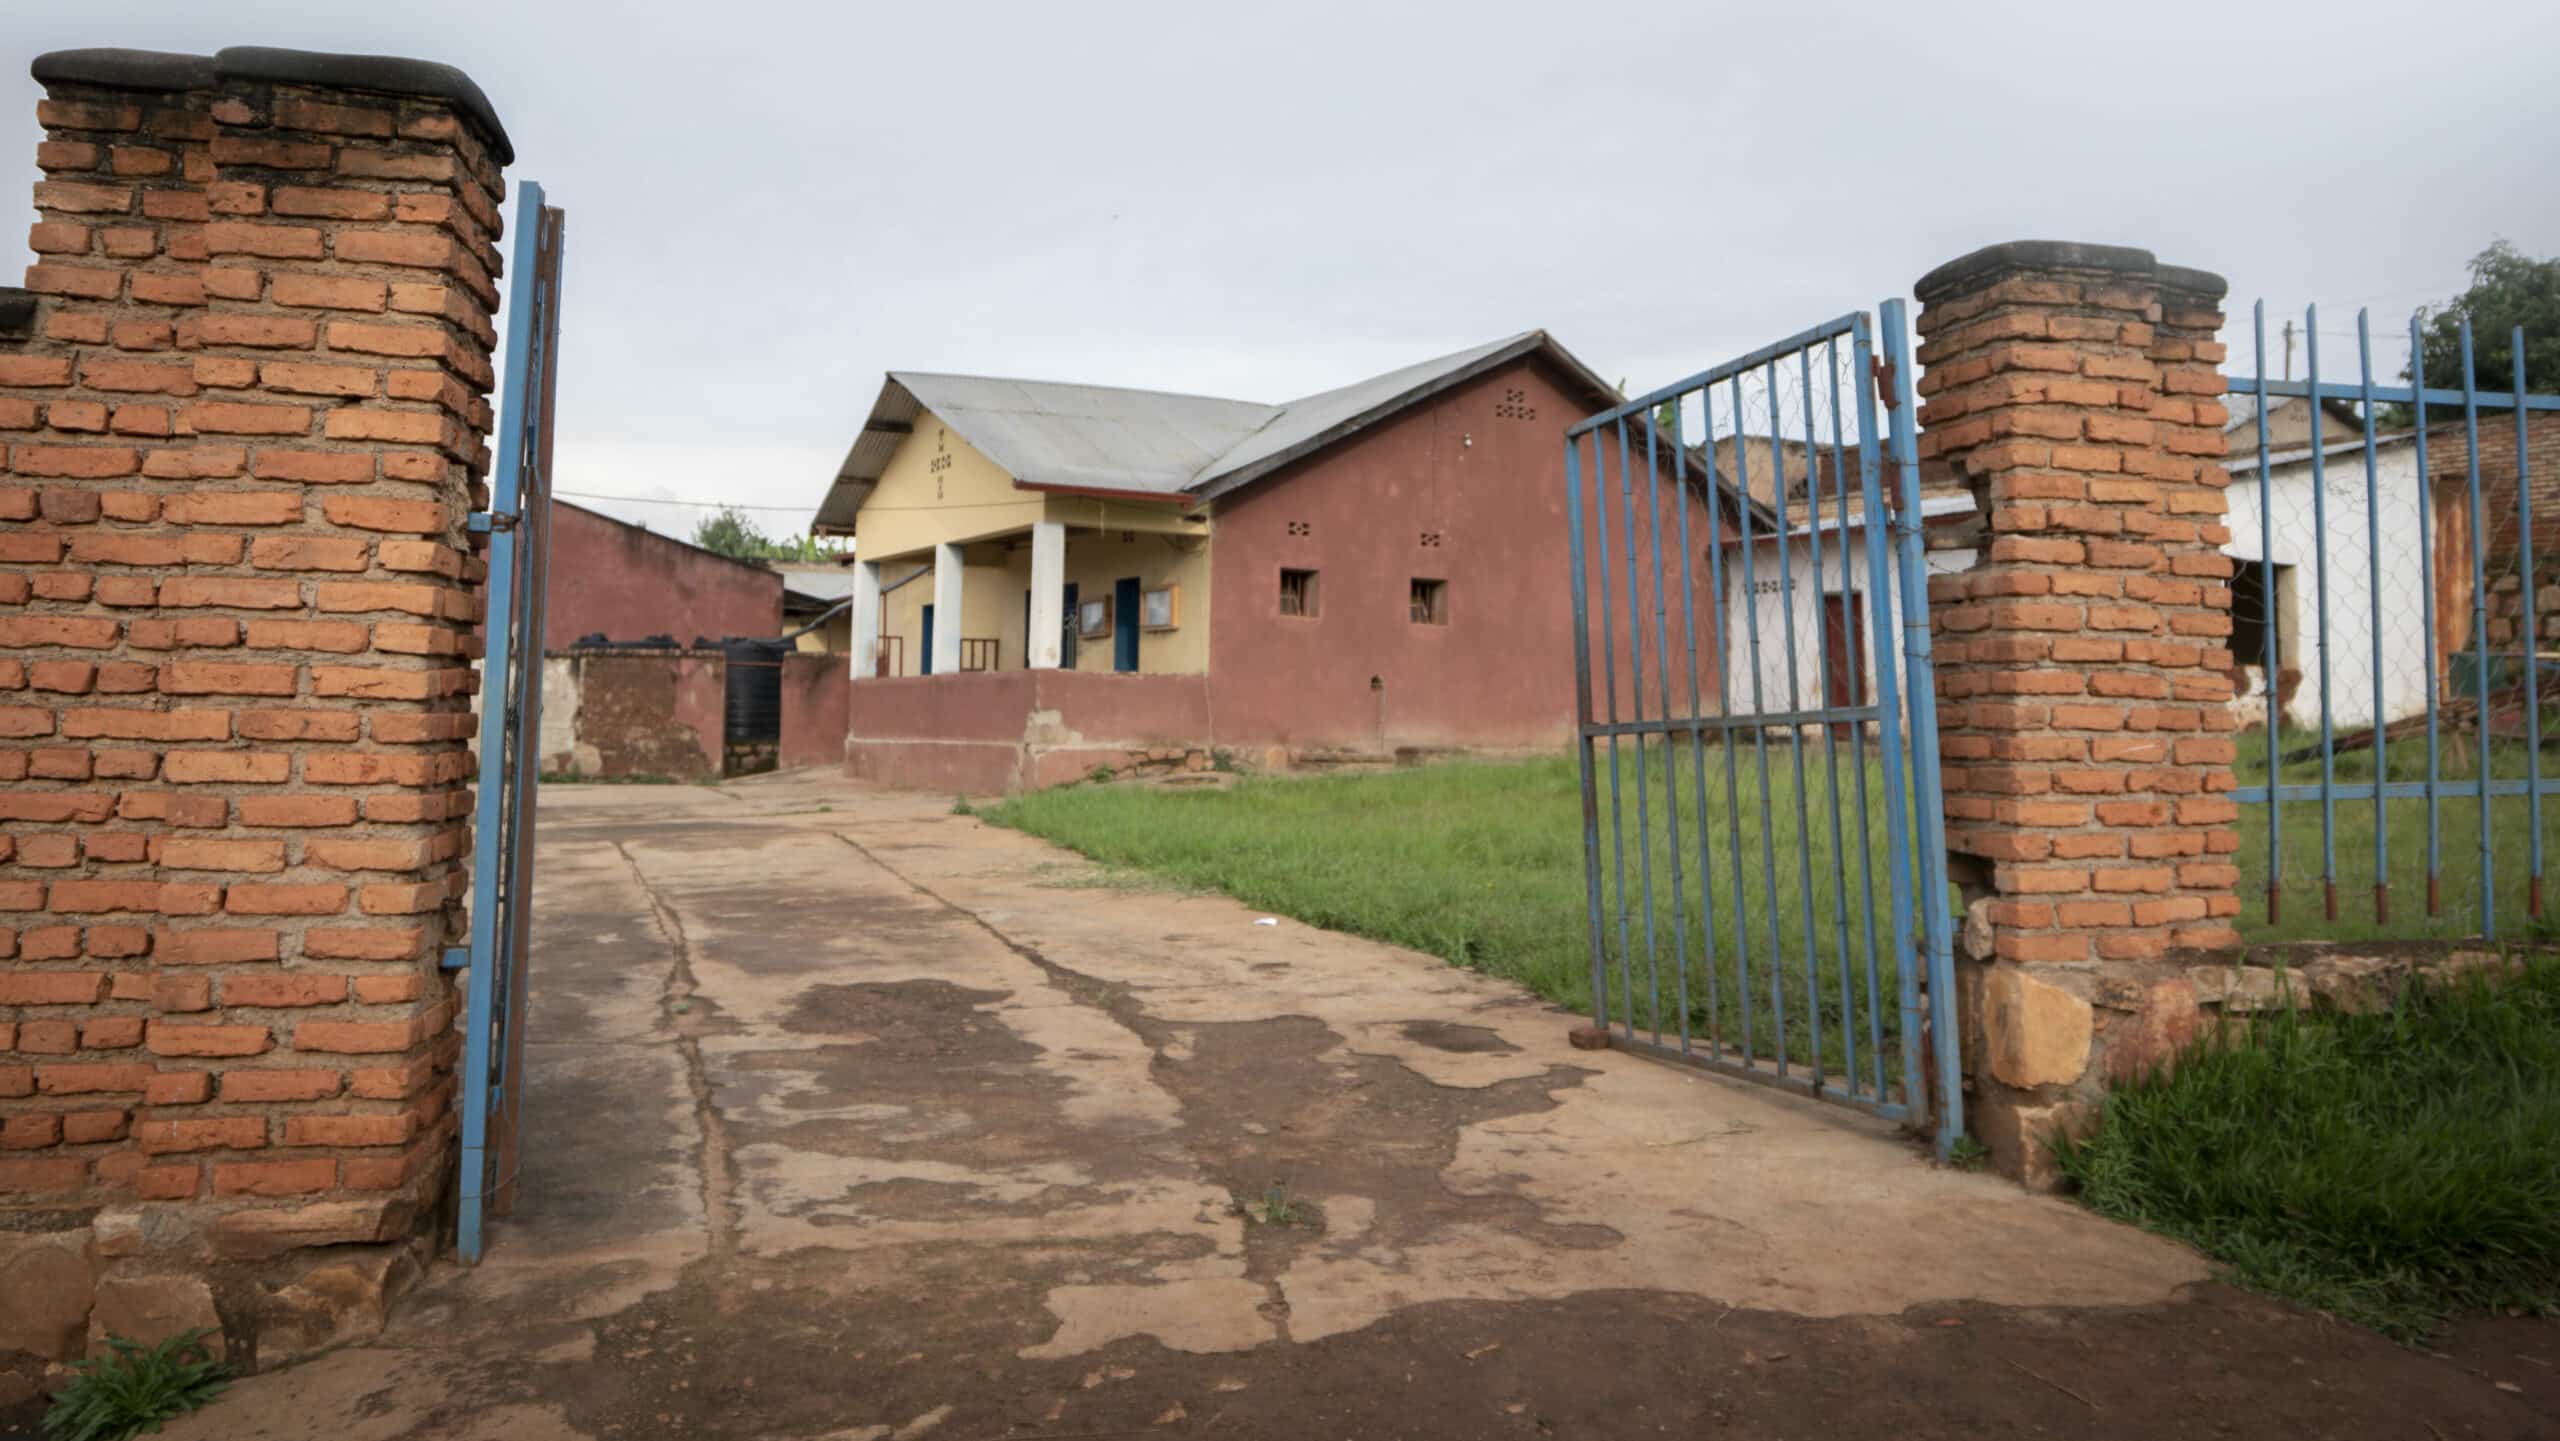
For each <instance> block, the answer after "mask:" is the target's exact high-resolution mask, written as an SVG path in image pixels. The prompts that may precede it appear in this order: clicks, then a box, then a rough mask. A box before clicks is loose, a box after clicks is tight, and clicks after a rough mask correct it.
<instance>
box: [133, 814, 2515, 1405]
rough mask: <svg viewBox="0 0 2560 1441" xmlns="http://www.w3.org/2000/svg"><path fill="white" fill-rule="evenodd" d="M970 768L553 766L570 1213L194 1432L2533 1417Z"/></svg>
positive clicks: (536, 1115)
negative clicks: (969, 780)
mask: <svg viewBox="0 0 2560 1441" xmlns="http://www.w3.org/2000/svg"><path fill="white" fill-rule="evenodd" d="M949 812H950V807H949V804H948V802H947V801H937V800H934V799H932V798H927V797H917V796H909V795H899V794H895V793H887V792H879V791H872V790H865V789H860V788H857V787H855V786H853V785H851V784H850V783H848V782H845V781H842V780H840V779H838V778H835V777H832V776H823V775H811V774H805V773H804V774H799V775H791V776H782V777H771V778H763V779H759V780H757V781H753V782H742V783H736V784H732V785H729V786H725V787H720V788H717V789H712V788H697V787H585V788H572V787H550V788H546V790H545V792H544V795H543V799H542V818H541V830H540V855H539V875H538V892H537V896H538V899H537V902H536V918H535V943H536V945H535V956H534V961H533V967H534V969H533V998H534V999H533V1007H534V1010H533V1018H532V1025H531V1029H530V1031H529V1033H528V1034H529V1036H530V1041H529V1044H528V1048H527V1063H528V1071H529V1084H528V1088H527V1097H526V1102H525V1116H526V1124H527V1127H528V1135H527V1140H526V1144H525V1146H524V1148H523V1154H524V1161H523V1165H524V1174H523V1177H522V1187H521V1199H520V1202H519V1206H518V1213H517V1215H515V1216H514V1217H513V1218H511V1219H508V1220H506V1221H504V1222H502V1223H500V1224H499V1225H498V1227H497V1229H496V1231H495V1234H494V1240H493V1243H492V1247H491V1251H490V1255H489V1258H488V1260H487V1261H486V1262H485V1263H484V1264H482V1265H481V1266H480V1267H478V1268H477V1269H476V1270H470V1271H465V1270H462V1269H460V1268H458V1267H450V1266H448V1267H442V1268H439V1270H438V1271H437V1273H436V1274H435V1275H434V1276H433V1277H432V1278H431V1279H430V1281H429V1282H428V1283H427V1284H426V1285H425V1286H424V1287H423V1288H422V1289H421V1290H420V1291H418V1292H417V1293H415V1294H413V1295H412V1296H411V1297H410V1298H409V1299H408V1300H407V1302H406V1303H405V1304H404V1305H403V1307H402V1308H401V1310H400V1312H399V1314H398V1316H397V1318H396V1319H395V1321H394V1323H393V1326H392V1329H391V1330H390V1331H389V1332H388V1333H387V1334H385V1335H384V1336H383V1337H382V1338H380V1339H379V1340H378V1341H377V1342H374V1343H372V1344H369V1345H366V1346H361V1347H356V1348H351V1349H348V1350H344V1351H340V1352H337V1353H334V1354H332V1355H329V1356H326V1357H322V1358H320V1359H318V1360H315V1361H312V1362H309V1363H306V1364H304V1365H301V1366H298V1367H295V1368H292V1369H290V1370H286V1371H282V1372H278V1373H276V1374H273V1375H267V1376H260V1377H256V1378H253V1379H251V1380H249V1381H247V1382H245V1383H243V1384H241V1385H239V1386H237V1387H236V1388H234V1390H233V1391H232V1393H231V1394H230V1395H229V1396H228V1397H226V1398H225V1400H224V1401H222V1402H221V1403H220V1404H218V1405H217V1406H216V1407H215V1408H213V1409H212V1410H210V1411H208V1412H206V1413H204V1414H203V1415H200V1416H198V1417H194V1418H190V1419H188V1420H187V1421H185V1422H182V1423H180V1424H177V1425H173V1426H172V1427H171V1428H170V1429H169V1432H168V1434H169V1435H170V1436H172V1437H179V1438H188V1437H194V1438H213V1437H221V1438H290V1437H309V1438H314V1441H318V1438H332V1441H335V1438H350V1441H421V1438H427V1437H436V1438H445V1437H465V1438H475V1441H502V1438H515V1441H546V1438H571V1437H577V1438H601V1437H624V1436H705V1437H739V1438H782V1441H886V1438H899V1441H917V1438H921V1437H924V1436H926V1435H928V1434H930V1435H933V1436H936V1437H952V1438H962V1441H967V1438H979V1437H1040V1436H1049V1437H1059V1438H1064V1437H1070V1436H1074V1437H1092V1436H1104V1435H1139V1434H1145V1435H1159V1434H1161V1435H1168V1436H1170V1435H1181V1434H1188V1433H1192V1432H1199V1433H1204V1434H1215V1435H1220V1436H1275V1437H1276V1436H1288V1437H1312V1436H1349V1437H1367V1436H1390V1435H1394V1436H1432V1437H1440V1436H1446V1437H1460V1436H1465V1437H1474V1436H1485V1435H1508V1434H1520V1435H1524V1436H1535V1435H1548V1434H1555V1435H1572V1436H1619V1435H1638V1434H1643V1435H1653V1434H1659V1433H1661V1432H1664V1431H1669V1432H1671V1433H1674V1434H1714V1433H1716V1432H1718V1431H1720V1430H1721V1429H1722V1428H1723V1427H1725V1426H1727V1425H1730V1426H1732V1427H1735V1428H1737V1429H1738V1430H1741V1431H1743V1432H1747V1433H1748V1434H1752V1435H1792V1434H1808V1435H1811V1434H1830V1433H1832V1432H1834V1431H1836V1430H1837V1429H1838V1428H1839V1427H1841V1426H1844V1425H1870V1426H1892V1427H1894V1428H1896V1429H1898V1430H1901V1431H1904V1432H1909V1433H1912V1434H1917V1435H1931V1434H1938V1433H1939V1432H1940V1430H1941V1429H1943V1430H1945V1431H1946V1432H1947V1433H1948V1434H1954V1433H1955V1432H1957V1431H1963V1432H1966V1433H1968V1434H1970V1433H1974V1432H1979V1431H1981V1430H1984V1429H1993V1430H1998V1429H2017V1430H2025V1429H2027V1428H2029V1427H2037V1426H2042V1427H2049V1428H2052V1429H2061V1428H2063V1427H2065V1426H2067V1427H2069V1428H2070V1429H2071V1430H2073V1431H2074V1432H2076V1433H2078V1434H2083V1435H2100V1434H2125V1435H2163V1434H2198V1435H2210V1434H2221V1433H2222V1431H2223V1429H2224V1428H2225V1427H2227V1426H2228V1425H2230V1424H2232V1423H2234V1422H2235V1421H2240V1420H2248V1421H2251V1422H2253V1423H2256V1424H2262V1425H2263V1426H2266V1427H2270V1428H2274V1429H2278V1430H2290V1431H2300V1430H2309V1431H2321V1430H2332V1431H2335V1430H2338V1429H2339V1428H2340V1427H2341V1425H2342V1424H2345V1423H2349V1422H2353V1421H2355V1420H2357V1419H2358V1418H2361V1417H2364V1416H2366V1415H2367V1414H2369V1411H2370V1408H2373V1407H2386V1408H2387V1407H2390V1406H2398V1407H2400V1408H2401V1409H2402V1410H2407V1409H2408V1408H2410V1407H2419V1408H2422V1409H2420V1410H2417V1411H2415V1412H2412V1413H2411V1414H2413V1415H2417V1416H2419V1417H2422V1418H2423V1419H2424V1420H2425V1421H2426V1423H2427V1424H2428V1425H2431V1426H2435V1427H2437V1428H2439V1430H2440V1433H2441V1434H2443V1435H2446V1436H2449V1437H2450V1436H2461V1435H2504V1434H2524V1432H2523V1431H2522V1430H2519V1429H2517V1427H2518V1425H2519V1423H2520V1422H2529V1421H2531V1420H2532V1419H2533V1413H2532V1411H2531V1403H2530V1402H2519V1401H2518V1400H2517V1399H2516V1398H2515V1397H2513V1396H2511V1395H2509V1394H2506V1393H2503V1392H2499V1391H2496V1390H2495V1389H2494V1388H2492V1387H2491V1386H2490V1385H2488V1384H2487V1383H2486V1382H2485V1381H2482V1380H2480V1379H2478V1378H2476V1377H2473V1376H2469V1375H2466V1374H2464V1373H2462V1372H2461V1371H2459V1370H2457V1369H2454V1368H2449V1367H2443V1366H2439V1365H2436V1363H2432V1362H2428V1361H2426V1360H2425V1359H2424V1358H2420V1357H2416V1356H2414V1355H2412V1354H2411V1353H2407V1352H2402V1351H2398V1350H2395V1349H2394V1348H2391V1347H2389V1346H2387V1345H2384V1344H2383V1343H2381V1342H2379V1341H2377V1340H2375V1339H2373V1338H2371V1337H2368V1336H2363V1335H2362V1334H2361V1333H2355V1332H2350V1331H2346V1330H2343V1329H2341V1328H2336V1327H2332V1326H2329V1325H2327V1324H2326V1323H2324V1322H2321V1321H2319V1320H2317V1319H2316V1318H2311V1317H2305V1316H2301V1315H2299V1314H2297V1313H2293V1312H2289V1311H2285V1310H2282V1309H2280V1308H2276V1307H2273V1306H2269V1305H2266V1304H2264V1303H2260V1302H2256V1301H2252V1300H2249V1299H2246V1298H2242V1297H2237V1296H2234V1295H2232V1294H2230V1293H2227V1292H2224V1291H2221V1290H2219V1289H2218V1288H2215V1287H2211V1286H2204V1285H2199V1284H2198V1283H2200V1282H2202V1281H2203V1280H2204V1278H2205V1270H2204V1268H2203V1267H2202V1266H2201V1265H2200V1264H2199V1263H2198V1262H2197V1261H2196V1259H2195V1258H2193V1257H2192V1256H2190V1255H2189V1254H2188V1253H2186V1252H2185V1251H2183V1250H2181V1249H2179V1248H2177V1247H2174V1246H2171V1245H2169V1244H2167V1243H2165V1242H2162V1241H2159V1240H2156V1239H2153V1238H2151V1237H2147V1236H2144V1235H2142V1234H2140V1233H2137V1232H2134V1231H2130V1230H2127V1229H2124V1228H2121V1227H2116V1226H2112V1225H2109V1224H2106V1223H2104V1222H2101V1221H2098V1220H2095V1219H2093V1218H2091V1217H2089V1216H2087V1215H2086V1214H2084V1213H2082V1212H2080V1211H2078V1210H2076V1209H2074V1208H2072V1207H2070V1206H2069V1205H2067V1204H2064V1203H2062V1202H2059V1201H2054V1200H2050V1199H2046V1198H2039V1197H2032V1196H2027V1195H2024V1194H2022V1193H2020V1192H2018V1191H2017V1190H2016V1189H2014V1188H2012V1187H2010V1186H2008V1185H2006V1184H2004V1183H2002V1182H1999V1181H1996V1180H1993V1179H1991V1178H1988V1177H1980V1176H1971V1175H1965V1174H1960V1173H1956V1172H1952V1171H1947V1170H1942V1169H1938V1168H1935V1167H1932V1166H1929V1165H1927V1164H1925V1163H1924V1162H1923V1161H1922V1160H1921V1159H1920V1158H1919V1155H1918V1153H1917V1152H1916V1151H1915V1150H1914V1149H1913V1148H1912V1147H1911V1146H1909V1145H1907V1144H1905V1143H1904V1142H1902V1141H1901V1140H1900V1139H1898V1138H1897V1137H1895V1136H1893V1135H1892V1134H1890V1133H1889V1132H1887V1131H1886V1130H1884V1129H1883V1128H1881V1127H1879V1126H1876V1125H1873V1124H1870V1123H1868V1122H1867V1121H1865V1120H1864V1119H1862V1118H1859V1117H1856V1116H1853V1115H1850V1114H1848V1113H1845V1112H1841V1111H1837V1110H1834V1109H1830V1108H1826V1107H1821V1106H1817V1105H1814V1104H1811V1103H1807V1102H1803V1101H1799V1100H1796V1099H1793V1098H1790V1097H1784V1096H1779V1095H1775V1094H1772V1093H1768V1092H1764V1091H1760V1090H1758V1089H1755V1088H1752V1087H1749V1086H1745V1085H1740V1084H1736V1083H1729V1082H1723V1081H1719V1080H1715V1079H1712V1078H1707V1077H1702V1076H1698V1075H1693V1074H1688V1073H1684V1072H1681V1071H1679V1070H1676V1069H1674V1068H1671V1067H1667V1066H1662V1065H1658V1064H1654V1063H1650V1062H1646V1061H1643V1060H1640V1059H1636V1058H1633V1057H1629V1056H1625V1055H1621V1054H1615V1053H1609V1052H1601V1053H1587V1052H1577V1051H1573V1050H1571V1049H1570V1048H1569V1047H1568V1046H1567V1044H1566V1040H1565V1033H1566V1030H1567V1028H1568V1026H1569V1025H1570V1023H1571V1022H1570V1018H1569V1017H1567V1016H1566V1015H1565V1014H1564V1013H1562V1012H1559V1011H1557V1010H1555V1009H1554V1008H1552V1007H1550V1006H1548V1005H1546V1004H1545V1003H1543V1002H1540V1001H1538V1000H1536V999H1535V998H1532V997H1529V996H1527V995H1524V994H1523V993H1521V992H1520V991H1518V990H1517V989H1516V988H1514V987H1511V986H1509V985H1507V984H1504V983H1501V982H1497V981H1492V980H1488V979H1486V978H1484V977H1481V976H1477V975H1473V974H1470V973H1467V972H1463V971H1459V970H1455V969H1452V968H1450V967H1447V966H1445V965H1443V964H1441V963H1440V962H1438V961H1436V960H1433V959H1431V958H1428V957H1423V956H1418V955H1414V954H1411V953H1408V952H1403V951H1398V950H1396V949H1394V948H1391V947H1386V946H1381V945H1376V944H1372V943H1369V942H1364V941H1359V940H1354V939H1351V938H1348V937H1344V936H1338V935H1333V934H1329V933H1326V932H1322V931H1316V930H1311V929H1309V928H1307V927H1304V926H1300V925H1297V924H1295V923H1287V922H1284V923H1283V924H1281V925H1279V926H1258V925H1255V924H1253V922H1254V920H1255V913H1253V912H1251V911H1249V910H1246V909H1245V908H1243V907H1241V906H1239V905H1237V904H1235V903H1233V902H1231V901H1227V900H1224V899H1221V898H1216V897H1203V896H1176V895H1168V894H1162V893H1153V892H1138V891H1129V890H1124V889H1113V888H1108V887H1105V886H1102V885H1100V884H1098V883H1097V882H1096V880H1095V878H1094V876H1093V873H1092V871H1091V869H1090V868H1089V867H1087V866H1085V865H1084V864H1083V863H1081V862H1079V861H1077V860H1075V859H1074V858H1072V857H1069V856H1066V855H1065V854H1063V853H1062V852H1059V851H1057V850H1055V849H1053V848H1051V847H1048V846H1045V845H1043V844H1041V843H1039V842H1036V841H1032V840H1029V839H1026V838H1024V837H1021V836H1017V835H1014V834H1011V833H1009V832H1005V831H1001V830H997V829H994V828H991V827H988V826H986V825H984V824H982V823H981V822H978V821H976V820H974V819H970V818H967V817H964V816H954V815H951V814H950V813H949ZM1240 1203H1244V1204H1240ZM1257 1203H1258V1204H1260V1205H1261V1206H1262V1207H1263V1208H1264V1209H1265V1210H1267V1211H1270V1212H1274V1213H1278V1212H1285V1215H1277V1214H1275V1215H1274V1216H1273V1217H1272V1218H1271V1219H1264V1218H1261V1217H1257V1216H1254V1215H1249V1214H1248V1211H1249V1210H1251V1209H1254V1207H1255V1205H1256V1204H1257ZM2305 1352H2316V1353H2317V1354H2318V1357H2319V1362H2320V1364H2319V1365H2318V1366H2317V1367H2316V1368H2315V1369H2316V1372H2317V1375H2318V1376H2319V1378H2320V1379H2319V1380H2318V1381H2317V1383H2316V1384H2315V1385H2313V1386H2311V1387H2308V1388H2306V1387H2305V1386H2304V1384H2303V1382H2304V1379H2305V1373H2304V1371H2303V1369H2302V1367H2303V1361H2302V1356H2303V1354H2304V1353H2305ZM2412 1367H2417V1368H2427V1367H2433V1368H2434V1369H2432V1370H2427V1369H2420V1370H2417V1371H2412V1370H2411V1368H2412ZM2520 1406H2521V1407H2523V1408H2524V1409H2523V1410H2519V1409H2518V1408H2519V1407H2520ZM2271 1408H2272V1409H2271ZM2411 1424H2415V1423H2414V1422H2413V1423H2411ZM2502 1428H2504V1429H2502ZM2355 1429H2356V1427H2354V1426H2352V1425H2348V1426H2346V1433H2352V1432H2353V1431H2354V1430H2355ZM2342 1434H2345V1433H2342Z"/></svg>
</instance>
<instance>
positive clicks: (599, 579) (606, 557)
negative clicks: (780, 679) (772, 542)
mask: <svg viewBox="0 0 2560 1441" xmlns="http://www.w3.org/2000/svg"><path fill="white" fill-rule="evenodd" d="M543 606H544V609H543V613H542V648H543V649H544V650H546V651H562V650H567V649H569V648H570V647H571V646H574V645H576V644H577V643H578V642H579V641H580V640H583V639H585V638H586V637H588V636H591V635H602V636H605V637H606V638H608V639H611V640H617V641H631V640H643V639H646V638H648V637H650V636H654V635H664V636H672V637H673V638H674V639H675V641H676V643H677V644H679V645H683V644H686V643H688V642H690V641H692V640H693V639H694V637H696V636H707V637H709V638H710V639H712V640H720V639H722V638H724V637H727V636H733V635H739V636H773V635H779V634H781V632H782V575H781V573H780V572H779V571H774V570H770V569H767V568H766V567H764V566H761V565H757V564H754V563H752V562H749V561H743V560H732V559H730V558H729V557H727V556H725V555H722V554H720V553H719V552H717V551H710V550H705V549H703V548H702V547H701V546H698V545H693V544H690V543H688V542H685V541H681V540H678V539H676V538H675V537H673V536H668V535H659V534H658V533H656V532H655V531H652V530H650V529H649V528H648V527H646V526H639V525H633V524H631V523H630V522H628V521H622V520H616V519H614V518H613V517H612V516H609V515H605V514H602V513H600V512H597V511H592V510H588V509H587V508H585V507H584V506H578V505H571V504H570V503H569V502H567V501H565V500H564V501H554V502H553V503H552V507H551V562H550V567H549V570H548V573H547V576H546V579H545V592H544V601H543Z"/></svg>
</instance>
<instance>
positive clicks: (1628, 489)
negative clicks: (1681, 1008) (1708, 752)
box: [1616, 417, 1662, 1045]
mask: <svg viewBox="0 0 2560 1441" xmlns="http://www.w3.org/2000/svg"><path fill="white" fill-rule="evenodd" d="M1616 430H1617V442H1618V494H1619V501H1620V504H1621V514H1620V517H1619V518H1620V520H1621V521H1622V522H1623V524H1622V526H1621V529H1622V530H1623V531H1624V533H1625V539H1626V544H1627V707H1628V709H1629V710H1632V711H1633V712H1635V718H1636V719H1637V720H1639V721H1641V720H1643V719H1644V608H1643V606H1644V602H1643V600H1642V598H1641V590H1640V588H1639V587H1638V585H1637V583H1636V487H1635V456H1634V453H1633V452H1631V451H1629V450H1628V449H1627V422H1626V420H1625V419H1624V418H1623V417H1621V418H1620V419H1619V421H1618V423H1617V426H1616ZM1650 749H1652V747H1650V746H1647V745H1646V744H1645V743H1644V742H1643V741H1641V740H1639V741H1637V742H1636V879H1637V882H1638V883H1639V884H1640V885H1642V886H1643V888H1644V962H1645V984H1646V994H1647V998H1648V999H1647V1005H1648V1008H1649V1010H1650V1012H1651V1015H1650V1021H1651V1026H1650V1029H1651V1030H1652V1031H1653V1039H1654V1042H1655V1044H1657V1045H1659V1044H1660V1043H1661V1041H1662V960H1661V955H1660V951H1659V948H1658V943H1657V938H1656V936H1655V934H1654V918H1653V913H1654V906H1653V780H1652V776H1651V773H1650V769H1649V766H1650V763H1649V762H1648V761H1647V759H1646V756H1645V752H1646V751H1648V750H1650ZM1627 1017H1628V1024H1630V1025H1632V1024H1634V1020H1635V1007H1633V1006H1629V1007H1628V1008H1627Z"/></svg>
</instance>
